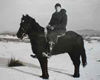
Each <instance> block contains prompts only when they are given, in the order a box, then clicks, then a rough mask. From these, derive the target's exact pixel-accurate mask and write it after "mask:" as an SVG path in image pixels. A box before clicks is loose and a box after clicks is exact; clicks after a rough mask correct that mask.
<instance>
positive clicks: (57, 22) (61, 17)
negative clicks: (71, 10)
mask: <svg viewBox="0 0 100 80" xmlns="http://www.w3.org/2000/svg"><path fill="white" fill-rule="evenodd" d="M49 25H51V26H53V27H54V30H66V25H67V14H66V10H65V9H61V11H60V12H55V13H53V15H52V18H51V20H50V22H49Z"/></svg>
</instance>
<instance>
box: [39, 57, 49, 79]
mask: <svg viewBox="0 0 100 80" xmlns="http://www.w3.org/2000/svg"><path fill="white" fill-rule="evenodd" d="M38 60H39V62H40V66H41V69H42V76H40V77H41V78H43V79H48V78H49V75H48V60H47V58H45V57H41V58H38Z"/></svg>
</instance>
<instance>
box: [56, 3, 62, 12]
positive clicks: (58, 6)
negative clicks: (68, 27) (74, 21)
mask: <svg viewBox="0 0 100 80" xmlns="http://www.w3.org/2000/svg"><path fill="white" fill-rule="evenodd" d="M55 10H56V12H60V10H61V4H59V3H57V4H56V5H55Z"/></svg>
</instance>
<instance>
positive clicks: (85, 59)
mask: <svg viewBox="0 0 100 80" xmlns="http://www.w3.org/2000/svg"><path fill="white" fill-rule="evenodd" d="M81 58H82V65H83V67H85V66H86V65H87V57H86V51H85V48H84V41H83V39H82V51H81Z"/></svg>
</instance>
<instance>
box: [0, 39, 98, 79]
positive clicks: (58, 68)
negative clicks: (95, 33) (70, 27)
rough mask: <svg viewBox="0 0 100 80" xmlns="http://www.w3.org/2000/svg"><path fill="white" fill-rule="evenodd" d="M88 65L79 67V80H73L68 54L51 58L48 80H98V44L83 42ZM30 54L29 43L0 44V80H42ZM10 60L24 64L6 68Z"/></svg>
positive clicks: (38, 67)
mask: <svg viewBox="0 0 100 80" xmlns="http://www.w3.org/2000/svg"><path fill="white" fill-rule="evenodd" d="M85 49H86V53H87V61H88V65H87V66H86V67H85V68H83V67H82V65H81V66H80V74H81V76H80V78H76V79H75V78H73V77H71V75H72V74H73V71H74V67H73V64H72V61H71V60H70V57H69V55H68V54H61V55H57V56H53V57H51V58H50V59H49V60H48V61H49V64H48V66H49V76H50V79H49V80H100V62H99V60H100V53H99V52H100V42H98V41H95V40H94V41H92V42H91V43H88V42H87V41H85ZM30 54H33V53H32V50H31V45H30V43H24V42H3V41H1V42H0V80H43V79H41V78H39V77H38V76H40V75H41V69H40V65H39V62H38V60H37V59H33V58H31V57H30ZM11 58H15V59H18V60H20V61H22V62H24V63H25V64H26V66H23V67H13V68H8V67H7V64H8V62H9V60H10V59H11Z"/></svg>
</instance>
